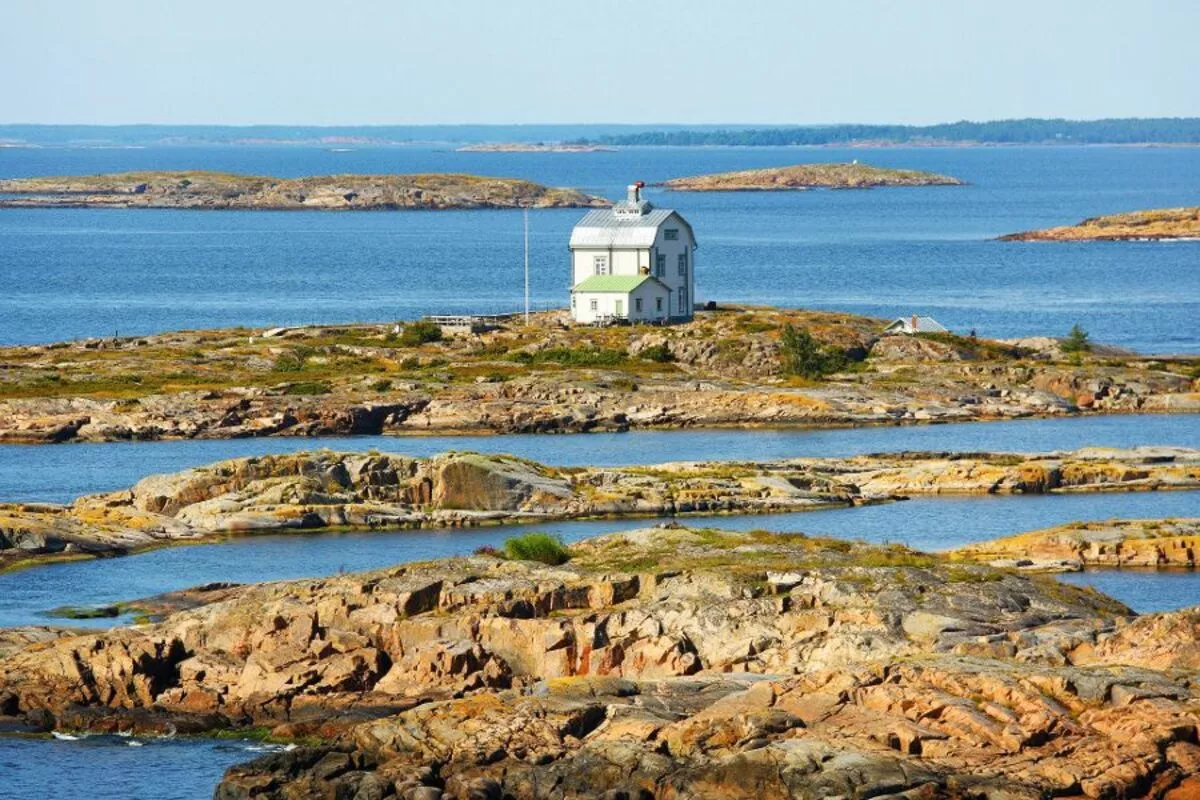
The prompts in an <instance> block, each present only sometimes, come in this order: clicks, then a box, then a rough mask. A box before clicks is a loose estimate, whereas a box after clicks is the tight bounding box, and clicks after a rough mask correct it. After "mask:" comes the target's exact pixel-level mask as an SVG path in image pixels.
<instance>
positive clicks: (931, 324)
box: [884, 317, 950, 333]
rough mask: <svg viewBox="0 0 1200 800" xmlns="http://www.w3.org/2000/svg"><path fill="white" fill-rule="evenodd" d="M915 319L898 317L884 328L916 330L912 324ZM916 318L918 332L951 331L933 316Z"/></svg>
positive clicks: (887, 329) (906, 330)
mask: <svg viewBox="0 0 1200 800" xmlns="http://www.w3.org/2000/svg"><path fill="white" fill-rule="evenodd" d="M913 319H914V318H913V317H898V318H897V319H896V320H895V321H893V322H892V323H891V324H890V325H888V326H887V327H886V328H884V330H885V331H891V330H901V331H905V332H908V333H911V332H913V330H914V329H913V325H912V322H913ZM916 320H917V327H916V329H915V330H916V332H917V333H949V332H950V331H949V329H948V328H946V327H945V326H944V325H942V323H940V322H938V321H937V320H936V319H934V318H933V317H916Z"/></svg>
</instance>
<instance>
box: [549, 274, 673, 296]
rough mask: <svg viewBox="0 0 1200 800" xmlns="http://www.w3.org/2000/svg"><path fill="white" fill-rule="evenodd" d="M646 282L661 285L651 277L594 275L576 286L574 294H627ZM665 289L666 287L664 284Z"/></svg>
mask: <svg viewBox="0 0 1200 800" xmlns="http://www.w3.org/2000/svg"><path fill="white" fill-rule="evenodd" d="M646 281H654V282H655V283H661V281H658V280H656V279H655V278H654V277H653V276H651V275H592V276H591V277H589V278H584V279H583V280H582V281H580V282H579V283H577V284H576V285H575V288H574V289H572V290H571V291H574V292H619V293H620V294H626V293H628V292H632V291H633V290H634V289H636V288H638V287H639V286H641V285H642V284H643V283H645V282H646ZM663 288H666V285H665V284H663Z"/></svg>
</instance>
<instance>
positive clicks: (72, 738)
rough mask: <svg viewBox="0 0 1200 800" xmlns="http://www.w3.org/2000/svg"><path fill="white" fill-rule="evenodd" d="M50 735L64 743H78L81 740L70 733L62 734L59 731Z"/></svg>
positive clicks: (51, 732)
mask: <svg viewBox="0 0 1200 800" xmlns="http://www.w3.org/2000/svg"><path fill="white" fill-rule="evenodd" d="M50 735H51V736H53V737H54V738H55V739H60V740H62V741H64V742H78V741H79V738H80V737H78V736H72V735H71V734H69V733H61V732H59V731H50Z"/></svg>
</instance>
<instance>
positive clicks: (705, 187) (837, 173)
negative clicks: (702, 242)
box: [658, 161, 963, 192]
mask: <svg viewBox="0 0 1200 800" xmlns="http://www.w3.org/2000/svg"><path fill="white" fill-rule="evenodd" d="M962 183H963V182H962V181H960V180H958V179H957V178H951V177H949V176H947V175H937V174H934V173H932V172H920V171H918V170H912V169H886V168H884V167H872V166H870V165H868V164H859V163H858V162H857V161H855V162H854V163H853V164H799V165H796V166H794V167H770V168H767V169H749V170H742V171H739V172H720V173H717V174H714V175H698V176H695V177H691V178H674V179H672V180H669V181H663V182H662V183H661V184H658V185H659V186H665V187H666V188H668V189H673V190H675V191H678V192H740V191H764V190H783V189H792V190H796V189H816V188H822V189H868V188H873V187H877V186H961V185H962Z"/></svg>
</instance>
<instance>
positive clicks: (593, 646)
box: [0, 527, 1200, 800]
mask: <svg viewBox="0 0 1200 800" xmlns="http://www.w3.org/2000/svg"><path fill="white" fill-rule="evenodd" d="M566 557H567V560H566V562H565V563H559V564H557V565H550V564H543V563H536V562H532V561H519V560H513V559H511V558H507V557H498V556H495V555H477V556H474V557H468V558H456V559H446V560H441V561H434V562H426V563H417V564H408V565H403V566H397V567H392V568H388V569H383V570H377V571H374V572H369V573H362V574H355V575H344V576H337V577H331V578H324V579H311V580H301V581H290V582H282V583H268V584H262V585H258V586H245V587H228V588H224V589H221V590H220V591H218V592H216V593H215V594H214V595H213V599H212V600H211V601H210V602H204V601H202V600H201V601H199V602H200V605H199V606H198V607H194V608H190V609H187V610H182V611H178V612H175V613H172V614H169V615H168V616H167V617H166V618H165V619H164V620H163V621H161V622H158V623H154V624H147V625H139V626H136V627H126V628H115V629H112V630H109V631H105V632H99V633H97V632H86V633H80V632H61V631H59V632H50V631H47V632H43V633H39V632H38V631H36V630H24V631H16V632H12V633H11V634H10V633H6V634H4V639H5V641H4V642H3V646H0V715H4V717H5V718H6V720H7V722H8V724H9V725H10V726H12V725H16V726H25V728H26V729H33V730H43V731H44V730H67V731H80V730H84V731H109V732H114V731H122V732H135V733H153V732H161V731H174V732H179V733H204V732H217V731H229V730H233V731H237V730H242V731H249V730H250V729H251V728H250V726H254V727H253V729H254V730H257V731H259V732H260V735H270V736H272V737H276V738H277V739H283V740H291V741H299V742H300V743H302V746H300V747H297V748H295V749H292V750H290V751H287V752H280V753H274V754H270V755H267V756H264V757H262V758H260V759H258V760H256V761H254V762H251V763H249V764H246V765H243V766H239V767H234V768H233V769H231V770H230V771H229V772H228V773H227V774H226V776H225V778H224V780H223V781H222V783H221V785H220V786H219V787H218V788H217V791H216V795H215V796H216V797H218V798H221V800H240V799H241V798H251V797H254V798H260V800H285V798H298V797H314V798H315V797H329V798H332V797H347V798H350V797H354V798H380V799H381V800H382V799H383V798H404V799H405V800H439V798H440V799H442V800H452V799H457V800H474V799H476V798H495V799H496V800H499V799H500V798H514V799H515V800H516V799H519V800H526V799H527V798H528V799H530V800H531V799H532V798H540V797H547V796H553V797H561V798H564V799H565V800H576V799H577V798H585V797H596V796H598V795H599V792H598V789H602V791H603V794H602V796H603V797H605V798H639V799H641V800H657V799H659V798H661V799H662V800H667V798H671V799H673V800H678V799H679V798H700V797H714V796H720V797H730V798H761V797H791V796H805V797H807V796H815V797H820V796H826V797H828V796H841V797H872V798H880V797H891V798H907V799H908V800H917V799H920V800H951V798H962V797H977V798H989V799H990V800H1001V799H1004V800H1039V799H1040V798H1045V797H1048V796H1077V797H1086V798H1095V800H1108V799H1109V798H1119V797H1155V798H1164V800H1185V799H1186V798H1192V797H1194V796H1195V794H1196V792H1197V791H1198V790H1200V779H1198V778H1197V775H1198V774H1200V745H1198V744H1197V726H1198V725H1200V692H1198V690H1197V687H1196V683H1195V680H1194V678H1195V674H1196V670H1197V669H1200V613H1198V612H1197V611H1195V610H1189V611H1178V612H1172V613H1164V614H1153V615H1147V616H1144V617H1137V616H1135V615H1133V614H1132V612H1130V611H1129V609H1127V608H1125V607H1124V606H1122V605H1121V604H1120V603H1117V602H1116V601H1114V600H1111V599H1109V598H1106V597H1104V596H1103V595H1100V594H1097V593H1095V592H1092V591H1088V590H1083V589H1078V588H1075V587H1071V586H1065V585H1062V584H1059V583H1057V582H1056V581H1054V580H1053V579H1052V578H1050V577H1048V576H1038V575H1021V574H1017V573H1014V572H1012V571H1008V570H999V569H995V568H991V567H987V566H978V565H970V564H961V563H956V562H951V561H948V560H946V559H944V558H942V557H938V556H934V555H928V554H924V553H919V552H915V551H912V550H908V549H905V548H903V547H897V546H871V545H865V544H857V543H851V542H844V541H839V540H834V539H823V538H810V537H804V536H796V535H788V536H781V535H777V534H772V533H769V532H766V531H753V532H749V533H733V532H726V531H720V530H711V529H688V528H678V527H676V528H672V527H659V528H650V529H643V530H635V531H630V532H625V533H620V534H613V535H608V536H602V537H599V538H596V539H592V540H589V541H586V542H581V543H578V544H576V545H574V546H572V548H571V549H570V551H569V552H568V553H567V556H566Z"/></svg>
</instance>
